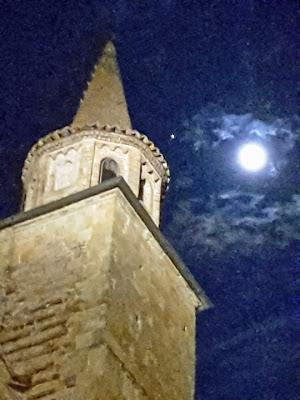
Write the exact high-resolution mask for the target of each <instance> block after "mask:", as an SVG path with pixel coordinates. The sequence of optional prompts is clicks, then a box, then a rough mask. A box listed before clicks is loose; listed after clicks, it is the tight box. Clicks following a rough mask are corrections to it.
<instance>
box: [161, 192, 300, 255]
mask: <svg viewBox="0 0 300 400" xmlns="http://www.w3.org/2000/svg"><path fill="white" fill-rule="evenodd" d="M198 201H199V199H197V198H189V199H187V200H184V201H179V203H178V204H177V206H176V208H175V210H174V212H173V217H172V220H171V222H170V224H169V226H168V234H169V235H171V237H173V239H174V240H175V241H176V242H178V245H179V246H180V247H181V248H182V250H184V251H185V252H186V253H188V257H191V258H192V259H199V260H200V259H202V257H205V256H207V257H209V258H214V257H220V256H221V255H222V254H224V253H228V252H231V253H232V254H235V255H243V256H251V255H257V256H258V257H263V258H264V257H268V256H269V255H270V252H272V251H273V250H274V249H284V248H286V247H287V246H288V245H289V243H290V242H291V241H294V240H299V241H300V221H299V215H300V195H293V196H292V198H291V200H290V201H287V202H285V203H281V202H279V201H273V202H271V204H265V203H266V198H265V196H262V195H257V194H251V193H242V192H232V191H230V192H224V193H221V194H219V195H216V196H210V198H209V200H208V201H207V203H206V210H205V211H204V212H199V211H195V203H197V202H198ZM182 232H184V236H185V237H186V238H188V241H187V242H185V243H184V242H182ZM183 247H184V249H183Z"/></svg>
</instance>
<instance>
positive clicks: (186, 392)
mask: <svg viewBox="0 0 300 400" xmlns="http://www.w3.org/2000/svg"><path fill="white" fill-rule="evenodd" d="M196 305H197V299H196V297H195V295H194V294H193V292H192V291H191V289H190V288H189V287H188V285H187V283H186V282H185V280H184V279H183V278H182V276H181V275H180V274H179V272H178V270H177V269H176V268H175V266H174V265H173V264H172V262H171V261H170V259H169V258H168V257H167V256H166V254H165V253H164V252H163V250H162V248H161V247H160V245H159V244H158V243H157V242H156V240H155V238H154V237H153V236H152V234H151V233H150V232H149V230H148V229H147V227H146V225H145V224H144V223H143V222H142V221H141V219H140V218H139V216H138V215H137V214H136V213H135V211H134V210H133V208H132V207H131V205H130V204H129V203H128V201H127V200H126V198H125V197H124V196H123V194H122V193H121V191H120V190H119V189H113V190H111V191H109V192H105V193H101V194H98V195H95V196H92V197H88V198H86V199H83V200H81V201H78V202H75V203H73V204H70V205H67V206H66V207H63V208H60V209H58V210H55V211H52V212H48V213H45V214H44V215H41V216H39V217H35V218H32V219H29V220H27V221H25V222H22V223H18V224H15V225H13V226H11V227H8V228H5V229H3V230H1V231H0V398H1V400H6V399H11V400H13V399H14V400H17V399H20V400H22V399H23V400H34V399H41V400H67V399H70V400H113V399H116V400H148V399H149V400H150V399H151V400H156V399H157V400H158V399H161V400H170V399H172V400H177V399H178V400H179V399H180V400H183V399H184V400H191V399H192V397H193V387H194V362H195V358H194V353H195V351H194V335H195V332H194V310H195V307H196Z"/></svg>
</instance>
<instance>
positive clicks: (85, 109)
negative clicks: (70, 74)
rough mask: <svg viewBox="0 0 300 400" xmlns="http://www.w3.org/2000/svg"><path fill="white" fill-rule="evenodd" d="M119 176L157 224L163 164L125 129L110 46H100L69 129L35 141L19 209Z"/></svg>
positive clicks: (165, 178) (140, 137)
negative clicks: (101, 49) (100, 54)
mask: <svg viewBox="0 0 300 400" xmlns="http://www.w3.org/2000/svg"><path fill="white" fill-rule="evenodd" d="M113 176H122V177H123V178H124V180H125V181H126V182H127V183H128V185H129V186H130V188H131V189H132V191H133V193H134V194H135V195H136V196H137V197H138V199H139V200H140V201H141V203H142V204H143V205H144V207H145V208H146V210H147V211H148V213H149V214H150V216H151V217H152V219H153V220H154V222H155V223H156V224H157V225H158V224H159V218H160V203H161V198H162V196H163V194H164V192H165V190H166V188H167V185H168V181H169V176H170V173H169V169H168V166H167V163H166V161H165V159H164V157H163V155H162V154H161V153H160V151H159V150H158V148H157V147H155V145H154V144H153V142H151V141H150V140H149V139H148V138H147V136H145V135H143V134H141V133H139V132H138V131H136V130H133V129H132V128H131V122H130V118H129V115H128V111H127V105H126V100H125V96H124V91H123V86H122V82H121V78H120V74H119V70H118V66H117V62H116V52H115V48H114V46H113V44H112V42H108V44H107V45H106V46H105V48H104V51H103V54H102V57H101V59H100V62H99V64H98V65H97V66H96V67H95V69H94V72H93V74H92V80H91V82H90V83H89V84H88V89H87V91H86V92H85V93H84V98H83V101H81V104H80V107H79V109H78V111H77V114H76V115H75V118H74V120H73V123H72V125H71V126H68V127H65V128H63V129H58V130H56V131H55V132H53V133H50V134H48V135H47V136H45V137H44V138H41V139H40V140H39V141H38V142H37V143H36V144H35V145H34V146H33V148H32V149H31V151H30V152H29V154H28V157H27V159H26V161H25V165H24V169H23V174H22V180H23V185H24V202H23V207H24V210H25V211H26V210H29V209H32V208H34V207H37V206H40V205H43V204H46V203H49V202H52V201H54V200H57V199H59V198H62V197H65V196H68V195H70V194H72V193H75V192H79V191H81V190H84V189H87V188H89V187H91V186H95V185H97V184H99V183H101V182H103V181H104V180H106V179H109V178H111V177H113Z"/></svg>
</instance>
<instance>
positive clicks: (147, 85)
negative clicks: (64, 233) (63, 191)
mask: <svg viewBox="0 0 300 400" xmlns="http://www.w3.org/2000/svg"><path fill="white" fill-rule="evenodd" d="M0 3H1V4H0V5H1V13H0V32H1V43H0V46H1V47H0V54H1V58H0V93H1V103H0V124H1V127H0V159H1V165H2V168H1V170H0V217H1V218H3V217H5V216H7V215H9V214H12V213H15V212H17V210H18V204H19V199H20V193H21V187H20V174H21V168H22V163H23V161H24V159H25V157H26V154H27V152H28V150H29V148H30V146H31V145H32V144H33V143H34V142H35V141H36V140H37V139H38V138H39V137H41V136H42V135H44V134H46V133H48V132H50V131H51V130H54V129H56V128H58V127H62V126H65V125H67V124H68V123H69V122H70V121H71V120H72V117H73V115H74V113H75V111H76V108H77V105H78V102H79V98H80V97H81V94H82V91H83V90H84V89H85V85H86V81H87V80H88V78H89V74H90V71H91V69H92V67H93V65H94V63H95V62H96V60H97V58H98V56H99V48H100V46H101V44H102V43H103V41H104V40H105V38H106V37H110V36H111V34H112V33H113V34H114V36H115V43H116V45H117V49H118V54H119V63H120V69H121V73H122V76H123V81H124V86H125V91H126V97H127V100H128V105H129V111H130V114H131V117H132V121H133V125H134V127H135V128H136V129H138V130H140V131H142V132H144V133H146V134H147V135H148V136H150V137H151V138H152V139H153V140H154V141H155V142H156V144H157V145H158V146H159V147H160V148H161V150H162V151H163V152H164V154H165V156H166V158H167V159H168V161H169V164H170V167H171V173H172V180H171V185H170V190H169V192H168V195H167V198H166V201H165V205H164V218H163V224H162V229H163V231H164V232H165V234H166V235H167V237H168V238H169V240H170V241H171V242H172V243H173V245H174V246H175V248H176V249H177V250H178V252H179V253H180V255H181V257H182V258H183V259H184V261H185V262H186V263H187V265H188V266H189V267H190V269H191V271H192V272H193V273H194V275H195V276H196V278H197V279H198V280H199V282H200V284H201V285H202V287H203V288H204V289H205V291H206V292H207V294H208V295H209V297H210V299H211V300H212V302H213V303H214V305H215V308H214V309H213V310H210V311H208V312H206V313H205V314H203V315H201V316H200V317H199V321H198V338H197V339H198V368H197V394H196V398H197V399H198V398H199V399H201V400H223V399H224V400H241V399H243V400H247V399H251V400H258V399H259V400H273V399H280V400H285V399H286V400H294V399H296V371H295V365H296V360H295V350H294V346H295V330H294V328H295V325H296V322H297V316H296V304H295V299H296V296H295V291H296V285H295V279H296V274H297V272H299V266H300V226H299V224H300V223H299V217H300V191H299V187H300V177H299V171H300V133H299V132H300V123H299V109H298V104H299V97H297V96H299V61H297V60H299V47H298V43H297V35H296V32H297V22H299V6H298V4H297V3H298V2H297V1H291V0H286V1H274V0H273V1H272V0H270V1H264V0H260V1H255V0H240V1H236V0H232V1H222V0H210V1H196V0H195V1H193V0H191V1H188V0H181V1H180V0H162V1H146V0H145V1H143V0H127V1H126V0H115V1H113V2H112V1H108V0H104V1H99V0H97V1H96V0H90V1H87V0H86V1H80V0H79V1H64V0H60V1H52V2H49V1H44V0H40V1H26V2H25V1H18V0H14V1H1V2H0ZM112 3H113V4H112ZM298 25H299V24H298ZM297 55H298V58H297ZM297 86H298V91H297ZM297 93H298V94H297ZM171 135H173V136H172V137H171ZM174 136H175V137H174ZM248 140H255V141H258V142H260V143H261V144H263V145H264V146H265V147H266V148H267V149H268V151H269V154H270V161H269V164H268V165H267V167H266V168H265V170H264V171H262V172H261V173H258V174H255V175H249V174H247V173H245V172H242V170H241V169H240V167H238V166H237V164H236V162H235V154H236V150H237V148H238V147H239V146H240V145H241V144H242V143H244V142H245V141H248Z"/></svg>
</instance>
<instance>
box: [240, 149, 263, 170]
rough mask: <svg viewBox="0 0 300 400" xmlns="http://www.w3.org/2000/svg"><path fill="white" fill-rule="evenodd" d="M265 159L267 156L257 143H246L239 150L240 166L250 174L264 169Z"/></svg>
mask: <svg viewBox="0 0 300 400" xmlns="http://www.w3.org/2000/svg"><path fill="white" fill-rule="evenodd" d="M267 159H268V156H267V153H266V151H265V149H264V148H263V146H261V145H259V144H258V143H247V144H245V145H244V146H242V147H241V148H240V150H239V153H238V161H239V163H240V165H241V166H242V167H243V168H244V169H246V170H247V171H250V172H256V171H259V170H260V169H262V168H264V167H265V165H266V163H267Z"/></svg>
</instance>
